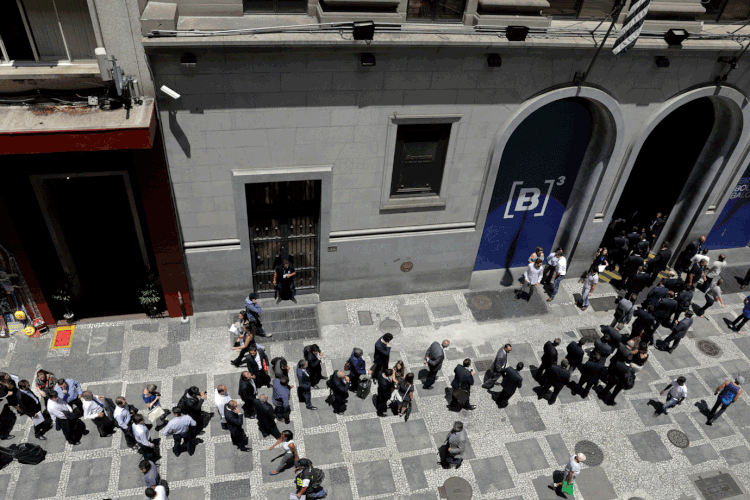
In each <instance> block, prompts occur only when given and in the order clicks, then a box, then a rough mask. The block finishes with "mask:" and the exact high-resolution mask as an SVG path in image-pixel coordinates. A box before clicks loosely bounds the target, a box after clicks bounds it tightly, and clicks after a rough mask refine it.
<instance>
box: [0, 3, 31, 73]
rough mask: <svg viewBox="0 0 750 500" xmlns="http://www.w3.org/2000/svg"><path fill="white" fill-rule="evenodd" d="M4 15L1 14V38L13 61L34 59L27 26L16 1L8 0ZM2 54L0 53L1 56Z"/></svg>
mask: <svg viewBox="0 0 750 500" xmlns="http://www.w3.org/2000/svg"><path fill="white" fill-rule="evenodd" d="M5 5H6V8H5V9H4V10H3V15H1V16H0V39H2V41H3V44H4V45H5V50H6V52H7V53H8V57H9V58H10V60H11V61H13V60H15V61H33V60H34V51H33V50H32V48H31V42H30V41H29V36H28V34H27V33H26V27H25V26H24V24H23V18H22V14H21V12H20V11H19V10H18V4H17V3H16V2H6V4H5ZM1 57H2V54H0V58H1Z"/></svg>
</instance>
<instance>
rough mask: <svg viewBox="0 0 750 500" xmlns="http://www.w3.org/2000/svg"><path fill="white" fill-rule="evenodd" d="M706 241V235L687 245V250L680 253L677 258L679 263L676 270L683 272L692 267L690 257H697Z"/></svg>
mask: <svg viewBox="0 0 750 500" xmlns="http://www.w3.org/2000/svg"><path fill="white" fill-rule="evenodd" d="M705 241H706V237H705V236H701V237H700V238H698V239H697V240H695V241H692V242H690V243H688V246H686V247H685V250H683V251H682V253H680V256H679V258H678V259H677V264H675V266H674V268H675V271H677V272H678V273H682V272H684V271H685V270H686V269H688V268H689V267H690V259H692V258H693V257H695V254H697V253H698V252H700V251H701V248H702V247H703V243H705Z"/></svg>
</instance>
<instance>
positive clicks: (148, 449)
mask: <svg viewBox="0 0 750 500" xmlns="http://www.w3.org/2000/svg"><path fill="white" fill-rule="evenodd" d="M131 429H132V431H133V436H134V437H135V441H136V443H138V450H139V451H140V452H141V455H143V458H144V459H145V460H151V461H153V462H156V461H157V460H158V457H159V448H157V447H156V443H154V442H153V441H152V440H151V431H149V429H148V427H146V424H145V422H144V420H143V415H141V414H140V413H136V414H135V415H133V425H132V427H131Z"/></svg>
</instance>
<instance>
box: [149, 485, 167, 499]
mask: <svg viewBox="0 0 750 500" xmlns="http://www.w3.org/2000/svg"><path fill="white" fill-rule="evenodd" d="M145 494H146V497H147V498H152V499H154V500H169V497H168V496H167V490H165V489H164V486H162V485H157V486H154V487H153V488H146V492H145Z"/></svg>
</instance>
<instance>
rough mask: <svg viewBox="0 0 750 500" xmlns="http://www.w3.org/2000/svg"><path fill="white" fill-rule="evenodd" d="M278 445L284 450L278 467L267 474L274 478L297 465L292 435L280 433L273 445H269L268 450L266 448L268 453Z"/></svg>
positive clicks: (286, 432) (297, 459)
mask: <svg viewBox="0 0 750 500" xmlns="http://www.w3.org/2000/svg"><path fill="white" fill-rule="evenodd" d="M279 444H280V445H281V446H282V447H283V448H284V455H282V457H281V462H279V466H278V467H277V468H276V469H274V470H272V471H271V472H269V473H268V474H269V475H271V476H275V475H276V474H279V473H281V472H284V471H285V470H287V469H291V468H292V466H296V465H298V464H299V455H298V454H297V447H296V446H295V445H294V433H293V432H292V431H289V430H286V431H282V432H281V436H280V437H279V438H278V439H277V440H276V442H275V443H274V444H272V445H271V447H270V448H268V451H271V450H273V449H274V448H276V446H277V445H279ZM274 460H275V459H274Z"/></svg>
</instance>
